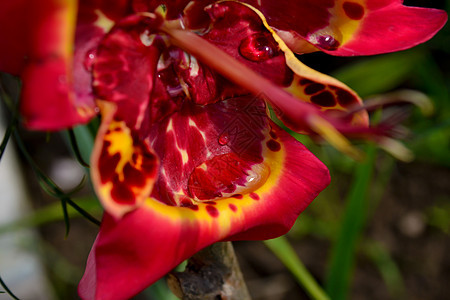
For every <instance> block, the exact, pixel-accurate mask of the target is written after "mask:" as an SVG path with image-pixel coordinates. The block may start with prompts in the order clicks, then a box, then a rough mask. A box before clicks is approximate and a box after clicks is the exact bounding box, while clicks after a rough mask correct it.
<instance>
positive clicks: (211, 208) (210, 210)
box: [206, 205, 219, 218]
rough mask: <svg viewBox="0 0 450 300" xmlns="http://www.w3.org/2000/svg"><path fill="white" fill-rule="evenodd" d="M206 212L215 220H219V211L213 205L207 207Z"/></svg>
mask: <svg viewBox="0 0 450 300" xmlns="http://www.w3.org/2000/svg"><path fill="white" fill-rule="evenodd" d="M206 211H207V212H208V214H209V215H210V216H211V217H213V218H217V217H218V216H219V211H218V210H217V208H215V207H214V206H212V205H207V206H206Z"/></svg>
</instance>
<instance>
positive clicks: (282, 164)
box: [79, 123, 329, 299]
mask: <svg viewBox="0 0 450 300" xmlns="http://www.w3.org/2000/svg"><path fill="white" fill-rule="evenodd" d="M270 126H271V128H272V130H271V131H270V132H268V134H267V137H266V138H267V142H266V143H264V145H265V146H264V155H263V156H264V164H265V165H266V167H267V168H269V169H270V172H268V175H267V179H266V180H265V183H264V184H263V185H262V186H260V187H259V188H257V189H255V190H254V191H252V192H250V193H242V194H236V195H233V197H229V198H222V199H220V200H217V201H213V202H211V201H209V202H199V203H197V204H196V205H195V206H190V207H178V206H168V205H166V204H164V203H162V202H160V201H158V200H156V199H153V198H149V199H148V200H147V201H146V203H145V205H143V206H141V207H140V208H138V209H136V210H134V211H132V212H130V213H128V214H126V215H125V216H124V217H123V218H122V219H120V220H116V219H114V218H112V217H111V216H110V215H108V214H105V217H104V220H103V223H102V227H101V230H100V233H99V235H98V237H97V240H96V242H95V244H94V247H93V249H92V251H91V254H90V256H89V260H88V266H87V268H86V273H85V275H84V277H83V279H82V281H81V282H80V286H79V293H80V296H81V297H82V298H83V299H124V298H129V297H131V296H133V295H134V294H136V293H138V292H139V291H141V290H143V289H144V288H145V287H147V286H148V285H150V284H151V283H153V282H155V281H156V280H157V279H159V278H160V277H161V276H163V275H164V274H166V273H167V272H168V271H170V270H171V269H172V268H173V267H175V266H176V265H177V264H179V263H180V262H182V261H183V260H185V259H187V258H188V257H190V256H191V255H193V254H194V253H195V252H197V251H199V250H200V249H202V248H204V247H206V246H208V245H210V244H212V243H214V242H217V241H221V240H238V239H267V238H273V237H276V236H279V235H281V234H284V233H285V232H287V231H288V230H289V229H290V227H291V226H292V224H293V223H294V221H295V220H296V218H297V216H298V214H299V213H300V212H301V211H303V210H304V209H305V207H306V206H307V205H308V204H309V203H310V202H311V201H312V199H314V198H315V197H316V195H317V194H318V193H319V192H320V191H321V190H322V189H323V188H324V187H325V186H326V185H327V184H328V183H329V174H328V171H327V169H326V168H325V167H324V166H323V164H322V163H321V162H320V161H319V160H318V159H317V158H315V157H314V156H313V155H312V154H311V153H310V152H309V151H308V150H306V148H305V147H304V146H302V145H301V144H300V143H299V142H297V141H296V140H295V139H293V138H292V137H291V136H290V135H289V134H287V133H286V132H284V130H282V129H280V128H279V127H278V126H277V125H275V124H274V123H270ZM270 141H272V142H270Z"/></svg>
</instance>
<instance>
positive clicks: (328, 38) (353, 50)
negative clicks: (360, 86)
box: [243, 0, 447, 56]
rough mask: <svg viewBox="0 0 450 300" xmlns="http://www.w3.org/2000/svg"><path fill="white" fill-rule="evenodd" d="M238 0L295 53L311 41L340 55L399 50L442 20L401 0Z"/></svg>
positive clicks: (430, 32) (442, 15)
mask: <svg viewBox="0 0 450 300" xmlns="http://www.w3.org/2000/svg"><path fill="white" fill-rule="evenodd" d="M243 2H246V3H249V4H251V5H253V6H255V7H256V8H258V9H260V10H261V12H262V13H263V14H264V15H265V16H266V18H267V20H268V22H269V24H270V25H271V26H272V27H274V28H275V29H277V30H279V34H280V36H282V37H283V39H284V40H285V41H286V43H287V44H288V45H289V47H290V48H291V49H292V50H294V51H295V52H298V53H304V52H311V51H314V48H315V47H316V49H320V50H322V51H325V52H327V53H329V54H332V55H345V56H347V55H350V56H353V55H371V54H379V53H386V52H393V51H399V50H403V49H407V48H410V47H413V46H415V45H417V44H420V43H423V42H425V41H427V40H428V39H430V38H431V37H432V36H433V35H434V34H436V32H437V31H438V30H439V29H440V28H442V26H443V25H444V24H445V22H446V20H447V14H446V13H445V12H444V11H442V10H436V9H429V8H417V7H407V6H404V5H402V2H403V1H401V0H383V1H377V0H365V1H364V0H336V1H333V0H303V1H288V0H282V1H270V0H261V1H256V0H254V1H243ZM292 12H295V13H292ZM299 16H301V17H299ZM305 40H306V41H307V42H309V43H310V45H308V44H307V43H305ZM311 45H312V46H314V47H311Z"/></svg>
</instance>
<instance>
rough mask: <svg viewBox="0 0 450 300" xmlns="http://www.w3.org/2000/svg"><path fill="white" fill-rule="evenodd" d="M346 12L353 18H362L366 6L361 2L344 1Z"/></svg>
mask: <svg viewBox="0 0 450 300" xmlns="http://www.w3.org/2000/svg"><path fill="white" fill-rule="evenodd" d="M342 7H343V8H344V11H345V14H346V15H347V16H348V17H349V18H350V19H352V20H361V19H362V17H363V16H364V7H362V5H361V4H359V3H354V2H344V5H343V6H342Z"/></svg>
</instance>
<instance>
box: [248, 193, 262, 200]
mask: <svg viewBox="0 0 450 300" xmlns="http://www.w3.org/2000/svg"><path fill="white" fill-rule="evenodd" d="M249 196H250V198H252V199H253V200H256V201H258V200H259V199H260V198H259V195H258V194H257V193H250V195H249Z"/></svg>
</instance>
